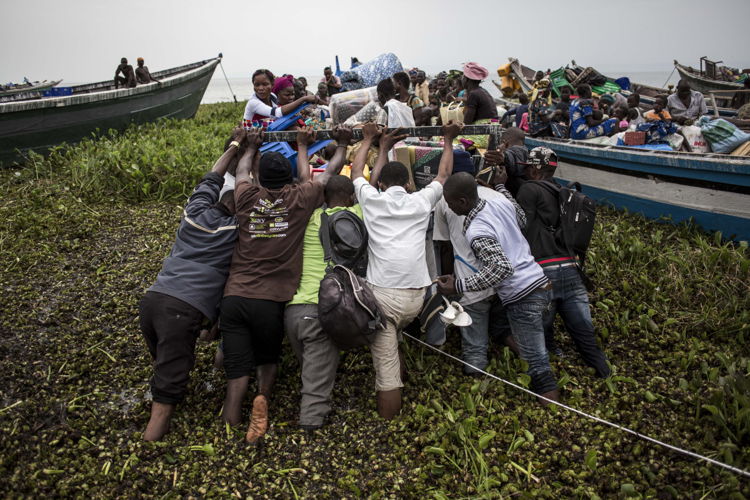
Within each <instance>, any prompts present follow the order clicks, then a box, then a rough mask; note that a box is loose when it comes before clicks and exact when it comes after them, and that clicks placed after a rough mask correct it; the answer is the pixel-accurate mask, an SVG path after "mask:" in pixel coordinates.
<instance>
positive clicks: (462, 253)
mask: <svg viewBox="0 0 750 500" xmlns="http://www.w3.org/2000/svg"><path fill="white" fill-rule="evenodd" d="M477 192H478V194H479V197H480V198H481V199H483V200H493V199H495V198H500V197H503V195H502V194H500V193H498V192H497V191H495V190H494V189H490V188H487V187H484V186H479V187H478V188H477ZM464 219H466V216H464V215H456V213H455V212H454V211H453V210H451V209H450V208H449V207H448V203H446V202H445V198H440V201H439V202H438V203H437V205H436V206H435V225H434V226H433V229H432V239H433V240H435V241H450V242H451V245H453V255H454V262H453V272H454V274H455V275H456V278H458V279H461V278H467V277H469V276H471V275H472V274H474V273H476V272H477V271H478V270H480V269H481V268H482V263H481V262H479V260H477V258H476V257H474V252H473V251H472V250H471V247H470V246H469V242H468V241H466V236H464ZM494 294H495V290H494V289H493V288H488V289H487V290H482V291H479V292H466V293H464V295H463V297H461V300H460V302H461V305H465V306H467V305H469V304H475V303H477V302H479V301H480V300H484V299H486V298H487V297H491V296H492V295H494Z"/></svg>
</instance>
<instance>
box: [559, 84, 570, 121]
mask: <svg viewBox="0 0 750 500" xmlns="http://www.w3.org/2000/svg"><path fill="white" fill-rule="evenodd" d="M572 93H573V89H572V88H570V87H568V86H567V85H566V86H564V87H561V88H560V101H558V103H557V104H555V109H557V110H558V111H560V113H561V114H562V115H563V116H564V117H565V122H566V123H567V121H568V117H569V116H570V95H571V94H572Z"/></svg>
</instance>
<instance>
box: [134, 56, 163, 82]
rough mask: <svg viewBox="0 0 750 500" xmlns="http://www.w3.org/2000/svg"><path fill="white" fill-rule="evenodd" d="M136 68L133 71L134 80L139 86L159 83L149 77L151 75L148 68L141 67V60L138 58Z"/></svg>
mask: <svg viewBox="0 0 750 500" xmlns="http://www.w3.org/2000/svg"><path fill="white" fill-rule="evenodd" d="M136 61H137V62H138V67H137V68H136V69H135V79H136V80H137V81H138V83H140V84H141V85H143V84H146V83H151V82H157V83H158V82H159V80H157V79H156V78H154V77H153V76H151V73H150V72H149V70H148V66H144V65H143V58H142V57H139V58H138V59H137V60H136Z"/></svg>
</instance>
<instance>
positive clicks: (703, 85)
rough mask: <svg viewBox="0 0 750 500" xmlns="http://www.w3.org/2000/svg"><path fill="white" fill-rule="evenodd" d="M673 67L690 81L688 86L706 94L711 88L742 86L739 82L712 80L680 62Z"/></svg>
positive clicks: (736, 88) (738, 88)
mask: <svg viewBox="0 0 750 500" xmlns="http://www.w3.org/2000/svg"><path fill="white" fill-rule="evenodd" d="M675 68H677V72H678V73H679V74H680V77H681V78H683V79H685V80H687V81H688V82H690V87H691V88H692V89H693V90H697V91H698V92H702V93H704V94H707V93H709V92H711V91H712V90H741V89H742V88H743V86H742V85H741V84H739V83H733V82H724V81H721V80H712V79H710V78H706V77H704V76H700V75H696V74H695V73H692V72H690V71H689V70H688V69H687V68H686V67H685V66H683V65H682V64H675Z"/></svg>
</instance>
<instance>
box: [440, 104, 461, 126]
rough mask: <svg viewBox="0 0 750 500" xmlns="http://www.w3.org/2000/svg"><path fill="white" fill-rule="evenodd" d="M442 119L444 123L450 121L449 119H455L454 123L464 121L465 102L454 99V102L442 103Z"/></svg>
mask: <svg viewBox="0 0 750 500" xmlns="http://www.w3.org/2000/svg"><path fill="white" fill-rule="evenodd" d="M440 119H441V120H442V122H443V123H444V124H445V123H448V122H449V121H453V122H454V123H459V122H461V123H463V122H464V104H463V103H462V102H460V101H453V102H452V103H449V104H443V105H441V106H440Z"/></svg>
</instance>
